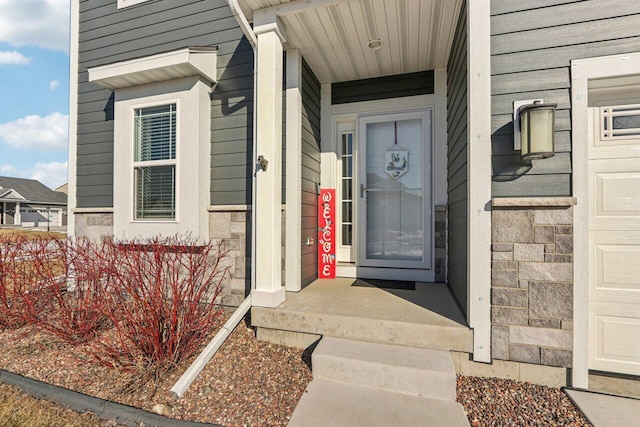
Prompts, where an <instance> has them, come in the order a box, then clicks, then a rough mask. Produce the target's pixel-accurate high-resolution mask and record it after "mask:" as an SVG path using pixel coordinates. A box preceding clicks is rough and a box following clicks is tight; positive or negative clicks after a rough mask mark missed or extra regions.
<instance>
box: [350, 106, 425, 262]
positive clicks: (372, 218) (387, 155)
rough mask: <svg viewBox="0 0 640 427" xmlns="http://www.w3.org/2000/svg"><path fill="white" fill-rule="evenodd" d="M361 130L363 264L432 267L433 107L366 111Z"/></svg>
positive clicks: (360, 245)
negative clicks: (399, 111) (368, 113)
mask: <svg viewBox="0 0 640 427" xmlns="http://www.w3.org/2000/svg"><path fill="white" fill-rule="evenodd" d="M358 134H359V139H360V141H359V144H358V148H357V150H358V152H357V158H358V163H359V164H358V175H359V176H358V178H359V179H358V183H359V186H358V188H357V192H358V201H359V209H358V213H359V214H358V217H359V221H358V223H359V225H358V236H359V238H358V265H359V266H361V267H387V268H402V269H429V268H431V263H432V250H431V247H432V238H431V235H432V219H431V213H432V205H433V202H432V197H431V194H432V192H431V111H430V110H427V111H420V112H412V113H402V114H387V115H376V116H367V117H361V118H360V120H359V131H358Z"/></svg>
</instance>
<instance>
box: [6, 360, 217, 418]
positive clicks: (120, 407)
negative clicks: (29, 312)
mask: <svg viewBox="0 0 640 427" xmlns="http://www.w3.org/2000/svg"><path fill="white" fill-rule="evenodd" d="M0 382H2V383H5V384H9V385H12V386H14V387H18V388H19V389H21V390H22V391H24V392H25V393H27V394H28V395H30V396H32V397H35V398H37V399H44V400H48V401H50V402H53V403H55V404H57V405H62V406H66V407H68V408H70V409H72V410H74V411H76V412H80V413H83V412H91V413H93V414H95V415H96V416H97V417H98V418H101V419H103V420H105V421H111V420H114V421H115V422H116V423H117V424H119V425H125V426H130V427H139V426H140V424H141V423H144V425H147V426H157V427H221V426H219V425H217V424H205V423H198V422H194V421H184V420H177V419H173V418H167V417H163V416H161V415H158V414H154V413H152V412H149V411H145V410H144V409H140V408H135V407H133V406H129V405H124V404H121V403H116V402H111V401H109V400H104V399H100V398H99V397H94V396H89V395H86V394H83V393H79V392H77V391H73V390H69V389H66V388H63V387H58V386H55V385H52V384H48V383H45V382H42V381H38V380H34V379H31V378H27V377H23V376H22V375H18V374H14V373H12V372H8V371H5V370H3V369H0Z"/></svg>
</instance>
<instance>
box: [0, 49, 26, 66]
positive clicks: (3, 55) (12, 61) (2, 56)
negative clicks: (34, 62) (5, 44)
mask: <svg viewBox="0 0 640 427" xmlns="http://www.w3.org/2000/svg"><path fill="white" fill-rule="evenodd" d="M29 62H31V58H27V57H25V56H24V55H22V54H21V53H20V52H16V51H15V50H14V51H13V52H2V51H0V66H2V65H28V64H29Z"/></svg>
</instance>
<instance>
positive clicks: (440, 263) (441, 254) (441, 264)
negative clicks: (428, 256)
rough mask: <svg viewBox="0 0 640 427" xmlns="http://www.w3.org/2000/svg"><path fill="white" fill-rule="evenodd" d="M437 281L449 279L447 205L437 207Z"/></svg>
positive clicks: (441, 281) (435, 270) (435, 269)
mask: <svg viewBox="0 0 640 427" xmlns="http://www.w3.org/2000/svg"><path fill="white" fill-rule="evenodd" d="M434 258H435V266H434V273H435V281H436V282H439V283H445V282H446V281H447V206H446V205H445V206H436V207H435V257H434Z"/></svg>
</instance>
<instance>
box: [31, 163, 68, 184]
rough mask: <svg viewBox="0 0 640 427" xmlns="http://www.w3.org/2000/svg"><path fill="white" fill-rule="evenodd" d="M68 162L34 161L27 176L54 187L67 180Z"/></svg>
mask: <svg viewBox="0 0 640 427" xmlns="http://www.w3.org/2000/svg"><path fill="white" fill-rule="evenodd" d="M67 163H68V162H49V163H36V166H35V167H34V168H33V169H32V170H31V171H30V174H29V178H31V179H37V180H38V181H40V182H41V183H43V184H44V185H46V186H47V187H49V188H56V187H58V186H60V185H62V184H64V183H65V182H67Z"/></svg>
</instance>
